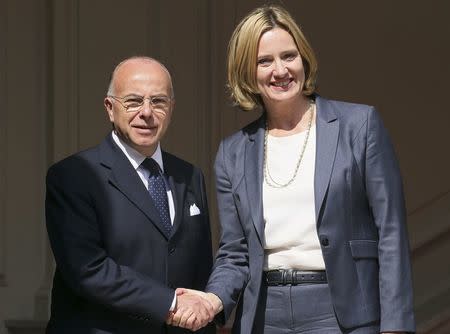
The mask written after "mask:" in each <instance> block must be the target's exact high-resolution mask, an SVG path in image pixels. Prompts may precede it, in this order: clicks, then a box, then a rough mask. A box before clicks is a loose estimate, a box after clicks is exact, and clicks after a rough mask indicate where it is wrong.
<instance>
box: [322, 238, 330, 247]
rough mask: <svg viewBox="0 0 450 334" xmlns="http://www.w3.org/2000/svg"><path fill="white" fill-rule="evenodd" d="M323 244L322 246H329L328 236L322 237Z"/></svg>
mask: <svg viewBox="0 0 450 334" xmlns="http://www.w3.org/2000/svg"><path fill="white" fill-rule="evenodd" d="M321 244H322V246H324V247H327V246H328V245H329V244H330V242H329V241H328V238H322V241H321Z"/></svg>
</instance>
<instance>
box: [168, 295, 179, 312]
mask: <svg viewBox="0 0 450 334" xmlns="http://www.w3.org/2000/svg"><path fill="white" fill-rule="evenodd" d="M176 306H177V294H176V293H174V294H173V300H172V305H170V308H169V311H170V312H173V311H174V310H175V307H176Z"/></svg>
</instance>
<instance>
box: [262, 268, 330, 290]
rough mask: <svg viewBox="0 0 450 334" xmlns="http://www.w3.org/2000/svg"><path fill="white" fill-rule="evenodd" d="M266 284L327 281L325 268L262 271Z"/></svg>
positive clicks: (318, 282)
mask: <svg viewBox="0 0 450 334" xmlns="http://www.w3.org/2000/svg"><path fill="white" fill-rule="evenodd" d="M264 277H265V280H266V283H267V285H271V286H273V285H287V284H291V285H298V284H320V283H327V274H326V272H325V270H318V271H303V270H295V269H282V270H270V271H265V272H264Z"/></svg>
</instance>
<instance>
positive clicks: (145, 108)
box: [140, 99, 153, 117]
mask: <svg viewBox="0 0 450 334" xmlns="http://www.w3.org/2000/svg"><path fill="white" fill-rule="evenodd" d="M152 112H153V109H152V105H151V103H150V99H144V104H143V105H142V107H141V111H140V113H141V115H143V116H147V117H148V116H150V115H151V114H152Z"/></svg>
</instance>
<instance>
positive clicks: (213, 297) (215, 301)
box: [206, 292, 223, 314]
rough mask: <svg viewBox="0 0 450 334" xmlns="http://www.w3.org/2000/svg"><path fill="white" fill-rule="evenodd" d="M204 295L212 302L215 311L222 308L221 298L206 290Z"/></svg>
mask: <svg viewBox="0 0 450 334" xmlns="http://www.w3.org/2000/svg"><path fill="white" fill-rule="evenodd" d="M206 295H207V296H208V299H209V301H210V302H211V303H212V304H213V306H214V310H215V313H216V314H217V313H219V312H221V311H222V310H223V303H222V300H221V299H220V298H219V297H218V296H217V295H215V294H214V293H212V292H207V293H206Z"/></svg>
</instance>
